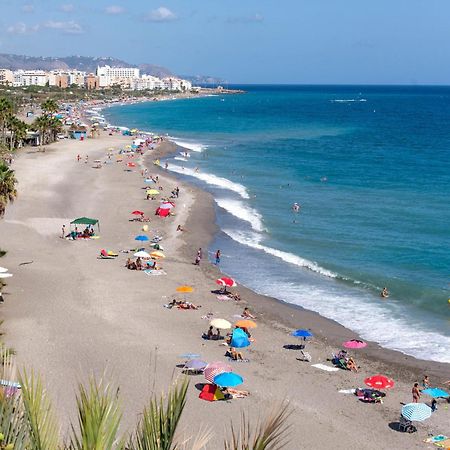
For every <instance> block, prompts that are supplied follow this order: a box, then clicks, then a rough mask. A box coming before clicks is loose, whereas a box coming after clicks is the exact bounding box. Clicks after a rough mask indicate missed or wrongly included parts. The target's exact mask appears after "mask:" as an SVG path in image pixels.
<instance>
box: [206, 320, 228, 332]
mask: <svg viewBox="0 0 450 450" xmlns="http://www.w3.org/2000/svg"><path fill="white" fill-rule="evenodd" d="M209 324H210V325H211V326H212V327H215V328H218V329H220V330H229V329H230V328H231V323H230V322H228V320H225V319H213V320H211V322H209Z"/></svg>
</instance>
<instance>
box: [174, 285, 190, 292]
mask: <svg viewBox="0 0 450 450" xmlns="http://www.w3.org/2000/svg"><path fill="white" fill-rule="evenodd" d="M176 290H177V292H183V293H187V292H193V291H194V288H193V287H192V286H178V287H177V289H176Z"/></svg>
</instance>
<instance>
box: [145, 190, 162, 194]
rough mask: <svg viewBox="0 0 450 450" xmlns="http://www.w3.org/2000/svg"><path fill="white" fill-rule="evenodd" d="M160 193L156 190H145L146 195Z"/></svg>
mask: <svg viewBox="0 0 450 450" xmlns="http://www.w3.org/2000/svg"><path fill="white" fill-rule="evenodd" d="M159 194H160V192H159V191H158V190H157V189H147V195H159Z"/></svg>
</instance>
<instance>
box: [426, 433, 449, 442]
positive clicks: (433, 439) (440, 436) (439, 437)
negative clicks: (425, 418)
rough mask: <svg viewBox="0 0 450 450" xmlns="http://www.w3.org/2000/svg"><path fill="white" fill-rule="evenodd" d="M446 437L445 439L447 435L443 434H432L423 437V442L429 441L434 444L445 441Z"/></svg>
mask: <svg viewBox="0 0 450 450" xmlns="http://www.w3.org/2000/svg"><path fill="white" fill-rule="evenodd" d="M446 439H447V436H444V435H443V434H438V435H437V436H432V437H429V438H427V439H425V440H424V441H423V442H431V443H433V444H434V443H435V442H441V441H445V440H446Z"/></svg>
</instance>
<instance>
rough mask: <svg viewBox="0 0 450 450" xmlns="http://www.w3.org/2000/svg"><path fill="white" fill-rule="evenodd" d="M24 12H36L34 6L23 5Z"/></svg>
mask: <svg viewBox="0 0 450 450" xmlns="http://www.w3.org/2000/svg"><path fill="white" fill-rule="evenodd" d="M20 9H21V10H22V11H23V12H27V13H31V12H33V11H34V6H33V5H23V6H22V8H20Z"/></svg>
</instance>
